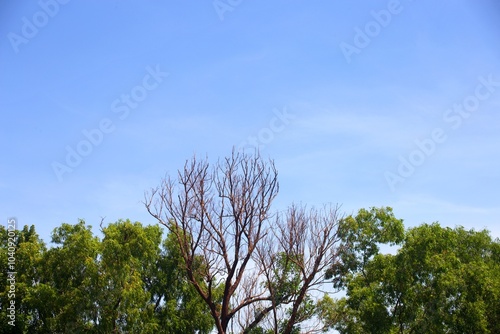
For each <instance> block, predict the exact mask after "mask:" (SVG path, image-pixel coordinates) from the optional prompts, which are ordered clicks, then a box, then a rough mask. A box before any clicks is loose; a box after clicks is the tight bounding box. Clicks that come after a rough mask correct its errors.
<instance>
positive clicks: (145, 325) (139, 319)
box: [0, 220, 213, 334]
mask: <svg viewBox="0 0 500 334" xmlns="http://www.w3.org/2000/svg"><path fill="white" fill-rule="evenodd" d="M102 232H103V236H104V237H103V239H102V240H99V238H98V237H96V236H94V235H93V234H92V229H91V226H87V225H85V222H84V221H83V220H80V221H79V222H78V224H75V225H70V224H62V225H61V226H60V227H58V228H56V229H55V230H54V231H53V233H52V243H53V244H54V246H53V247H52V248H50V249H47V248H46V246H45V244H44V243H43V242H42V241H41V240H40V239H39V237H38V235H37V234H36V232H35V229H34V227H33V226H32V227H31V228H28V227H27V226H25V227H24V229H23V230H21V231H16V244H15V248H16V253H15V256H16V271H17V275H16V285H15V286H16V298H15V302H16V309H17V310H16V311H17V312H16V326H15V327H14V326H10V325H8V324H7V322H6V321H4V322H2V323H1V324H0V333H206V334H208V333H209V332H210V330H211V329H212V328H213V321H212V319H211V317H210V316H209V315H208V312H207V310H206V307H205V306H204V303H203V302H202V301H201V300H200V298H199V296H198V295H197V294H196V292H195V291H194V290H193V288H192V286H191V285H190V284H188V283H187V281H186V279H185V275H184V273H183V271H182V263H181V262H180V259H181V257H180V255H179V250H178V249H177V248H176V244H175V243H173V242H172V241H171V238H172V237H171V236H170V235H168V236H167V239H166V240H165V241H164V242H163V243H162V230H161V229H160V228H159V227H158V226H143V225H142V224H141V223H138V222H135V223H132V222H130V221H129V220H126V221H118V222H116V223H113V224H110V225H109V226H107V227H105V228H104V229H103V230H102ZM0 239H1V242H2V243H1V247H0V261H1V264H0V266H1V269H2V270H1V273H0V279H1V280H0V314H1V316H2V319H8V318H7V314H6V306H7V303H8V302H9V299H8V296H7V292H8V289H9V286H7V277H6V273H7V272H8V271H9V270H8V268H7V263H8V261H7V258H8V242H7V241H8V233H7V231H6V229H5V228H4V227H0Z"/></svg>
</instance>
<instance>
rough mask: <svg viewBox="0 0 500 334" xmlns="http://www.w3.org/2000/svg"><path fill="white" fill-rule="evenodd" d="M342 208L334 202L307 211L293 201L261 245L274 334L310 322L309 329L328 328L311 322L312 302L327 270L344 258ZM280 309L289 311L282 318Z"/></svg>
mask: <svg viewBox="0 0 500 334" xmlns="http://www.w3.org/2000/svg"><path fill="white" fill-rule="evenodd" d="M338 211H339V210H338V207H332V206H325V207H324V208H323V209H321V210H317V209H311V210H306V209H305V208H304V207H300V206H296V205H292V206H291V207H290V208H289V209H288V211H287V212H286V214H285V215H284V217H280V216H278V217H277V219H276V223H275V227H274V229H273V234H272V236H271V237H270V238H268V239H267V240H266V242H265V243H261V244H260V245H259V248H258V252H257V253H258V254H259V257H260V259H259V261H258V263H259V264H260V265H261V266H262V268H261V271H262V272H263V275H265V276H266V281H267V282H268V285H267V288H268V292H269V294H270V296H271V297H272V298H271V301H272V303H271V305H269V306H268V308H266V309H264V311H267V312H269V313H270V314H272V316H271V328H272V329H273V331H274V332H275V333H287V334H288V333H292V332H293V330H294V327H295V326H296V325H298V324H300V323H302V322H304V321H306V320H307V321H308V329H307V331H306V332H307V333H315V332H322V331H323V329H324V327H323V326H322V324H321V322H320V321H319V319H317V320H318V321H317V322H314V321H312V320H311V319H312V318H313V317H314V310H315V309H314V308H309V309H308V307H307V305H308V303H309V302H310V301H312V299H311V298H312V297H313V296H312V295H311V293H312V292H313V291H316V292H320V293H321V287H322V285H323V284H324V283H325V282H326V280H325V272H326V270H327V269H328V267H329V266H330V265H331V264H332V263H334V262H335V261H337V259H338V256H339V253H338V250H339V244H340V237H339V235H338V224H339V221H340V216H339V212H338ZM316 297H317V294H316ZM309 305H310V304H309ZM280 309H282V310H285V311H282V312H281V316H280V315H279V310H280ZM302 330H305V329H304V328H302Z"/></svg>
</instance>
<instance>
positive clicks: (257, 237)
mask: <svg viewBox="0 0 500 334" xmlns="http://www.w3.org/2000/svg"><path fill="white" fill-rule="evenodd" d="M277 175H278V173H277V170H276V168H275V165H274V162H273V161H264V160H263V159H262V158H261V157H260V156H259V155H255V156H249V155H245V154H241V153H236V152H233V154H232V155H231V156H230V157H228V158H225V159H224V160H221V161H219V162H218V163H217V164H215V166H213V167H211V165H210V164H209V163H208V161H207V160H201V161H200V160H197V159H196V158H193V159H192V160H190V161H187V162H186V164H185V165H184V169H183V170H179V172H178V175H177V178H175V179H172V178H171V177H168V176H167V177H165V178H164V179H163V180H162V182H161V184H160V186H159V187H157V188H154V189H152V190H151V191H150V192H148V193H146V195H145V205H146V208H147V210H148V211H149V213H150V214H151V215H152V216H153V217H155V218H156V219H157V220H158V221H159V222H160V223H161V224H163V225H164V226H166V227H167V228H168V229H169V231H170V233H173V234H174V236H175V237H176V239H177V242H178V245H179V249H180V252H181V255H182V258H183V260H184V265H185V271H186V275H187V279H188V280H189V282H190V283H191V284H193V286H194V287H195V289H196V291H197V292H198V294H199V295H200V296H201V297H202V299H203V300H204V301H205V303H206V304H207V305H208V308H209V309H210V313H211V315H212V317H213V319H214V322H215V327H216V329H217V331H218V333H219V334H226V333H228V328H229V327H230V326H234V324H235V323H236V326H237V327H238V328H237V329H236V331H235V330H234V328H233V329H232V330H231V331H232V332H238V331H239V332H242V333H248V332H250V330H252V329H253V328H255V327H257V326H258V325H260V324H261V322H263V321H264V320H266V321H269V319H273V318H274V320H271V323H273V325H271V326H270V328H274V329H275V331H276V332H277V330H278V310H279V309H280V308H283V307H285V306H289V310H290V311H288V314H289V315H291V316H290V318H289V319H287V322H286V323H285V325H284V327H283V322H282V321H281V325H282V326H281V330H280V332H282V333H286V334H288V333H291V332H292V330H293V328H294V326H295V325H296V324H297V323H300V322H301V321H303V320H304V318H303V316H304V312H303V309H301V305H303V303H304V301H306V299H307V298H308V293H309V292H310V291H311V289H313V288H315V287H317V286H318V285H319V284H320V283H321V282H322V280H323V279H324V275H323V273H322V271H323V269H324V268H326V267H327V266H328V264H330V263H331V262H329V261H332V258H333V257H335V256H336V253H335V248H336V243H337V234H336V231H337V230H336V228H337V222H338V220H337V211H336V209H334V210H330V211H321V212H320V211H314V210H312V211H310V212H308V213H306V212H305V211H304V210H303V209H298V208H296V207H292V208H291V209H290V210H289V211H288V214H287V215H286V216H284V217H283V218H282V217H281V216H279V215H273V214H272V213H271V203H272V202H273V199H274V198H275V197H276V195H277V193H278V188H279V186H278V180H277ZM278 260H279V261H278ZM284 268H285V269H286V268H288V269H286V270H285V272H283V269H284ZM280 272H281V273H280ZM285 274H286V275H285ZM291 279H294V280H295V281H292V283H293V284H291ZM297 280H299V281H300V282H297ZM287 316H288V315H287Z"/></svg>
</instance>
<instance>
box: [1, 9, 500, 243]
mask: <svg viewBox="0 0 500 334" xmlns="http://www.w3.org/2000/svg"><path fill="white" fill-rule="evenodd" d="M0 92H1V96H0V113H1V126H2V127H1V131H0V136H1V141H0V149H1V153H2V154H1V160H0V189H1V191H0V211H1V216H2V218H1V219H3V220H4V222H5V223H6V222H7V218H8V217H11V216H14V217H17V218H18V220H19V224H20V225H26V224H27V225H32V224H34V225H35V226H36V228H37V230H38V232H39V233H40V235H41V236H42V238H43V239H44V240H45V241H47V242H48V241H50V232H51V231H52V230H53V229H54V228H55V227H57V226H59V225H60V224H61V223H63V222H67V223H76V222H77V220H78V219H79V218H82V219H85V220H86V222H87V223H88V224H91V225H93V226H94V227H95V228H96V231H97V227H98V225H99V222H100V220H101V217H105V219H104V221H105V222H106V223H110V222H114V221H116V220H118V219H120V218H123V219H127V218H128V219H131V220H133V221H136V220H137V221H141V222H143V223H146V224H150V223H155V221H154V220H153V218H152V217H150V216H149V215H148V214H147V212H146V210H145V208H144V206H143V204H142V203H141V202H142V200H143V195H144V191H146V190H148V189H149V188H150V187H153V186H156V185H157V184H158V183H159V182H160V179H161V177H162V176H163V175H165V173H167V172H168V173H175V172H176V170H177V168H180V167H182V165H183V163H184V161H185V160H186V159H188V158H190V157H191V156H192V155H193V154H196V155H198V156H206V155H208V157H209V159H210V160H212V161H215V160H216V159H217V158H219V157H223V156H225V155H228V154H230V152H231V148H232V147H233V146H236V147H239V148H245V149H252V148H254V147H256V146H259V148H260V150H261V152H262V155H264V156H266V157H271V158H273V159H275V161H276V165H277V167H278V170H279V179H280V185H281V191H280V195H279V196H278V198H277V200H276V206H275V209H276V210H282V209H284V208H285V207H286V206H287V205H288V204H290V203H291V202H302V203H303V204H307V205H309V206H321V205H322V204H324V203H339V204H341V205H342V208H343V210H344V211H345V212H346V213H353V212H355V211H357V210H358V209H359V208H362V207H365V208H368V207H371V206H392V207H393V208H394V211H395V213H396V216H397V217H398V218H403V219H404V220H405V225H406V226H415V225H418V224H421V223H424V222H427V223H431V222H434V221H439V222H440V223H441V224H442V225H445V226H451V227H454V226H456V225H463V226H465V227H467V228H476V229H482V228H487V229H489V230H490V231H492V234H493V235H494V236H495V237H499V236H500V224H499V218H498V217H499V216H500V195H499V194H500V190H499V187H500V173H499V170H500V5H499V3H498V1H494V0H484V1H473V0H469V1H461V0H458V1H433V0H414V1H410V0H401V1H396V0H390V1H385V0H384V1H356V2H354V1H346V0H344V1H326V0H319V1H284V0H276V1H263V0H254V1H249V0H248V1H245V0H243V1H241V0H215V1H213V0H207V1H196V2H188V1H175V0H171V1H114V0H113V1H112V0H109V1H97V0H94V1H92V0H85V1H77V0H73V1H68V0H64V1H63V0H59V1H57V0H40V1H3V2H2V4H1V5H0Z"/></svg>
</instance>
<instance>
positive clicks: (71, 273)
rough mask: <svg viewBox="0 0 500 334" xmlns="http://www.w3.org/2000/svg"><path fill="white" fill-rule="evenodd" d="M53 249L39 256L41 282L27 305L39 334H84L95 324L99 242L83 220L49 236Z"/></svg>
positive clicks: (62, 226) (56, 230) (61, 228)
mask: <svg viewBox="0 0 500 334" xmlns="http://www.w3.org/2000/svg"><path fill="white" fill-rule="evenodd" d="M52 243H53V244H54V247H52V248H50V249H49V250H48V251H46V252H45V253H44V254H43V259H42V261H41V265H40V271H41V272H42V278H41V281H40V283H39V284H38V285H37V286H36V289H35V293H34V294H33V296H32V298H31V303H32V304H33V305H34V307H35V309H37V310H39V311H38V312H39V313H40V319H41V322H42V326H41V328H39V329H38V331H39V332H47V333H54V332H57V333H61V332H64V333H69V332H71V333H88V332H89V331H90V330H91V329H93V328H94V326H95V324H96V322H97V320H98V319H97V312H96V307H95V297H96V296H97V295H98V293H99V291H98V287H97V278H98V276H97V275H98V264H97V257H98V254H99V239H98V238H97V237H95V236H93V234H92V229H91V226H86V225H85V222H84V221H83V220H79V222H78V224H75V225H70V224H66V223H64V224H62V225H61V226H60V227H57V228H56V229H54V231H53V232H52Z"/></svg>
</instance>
